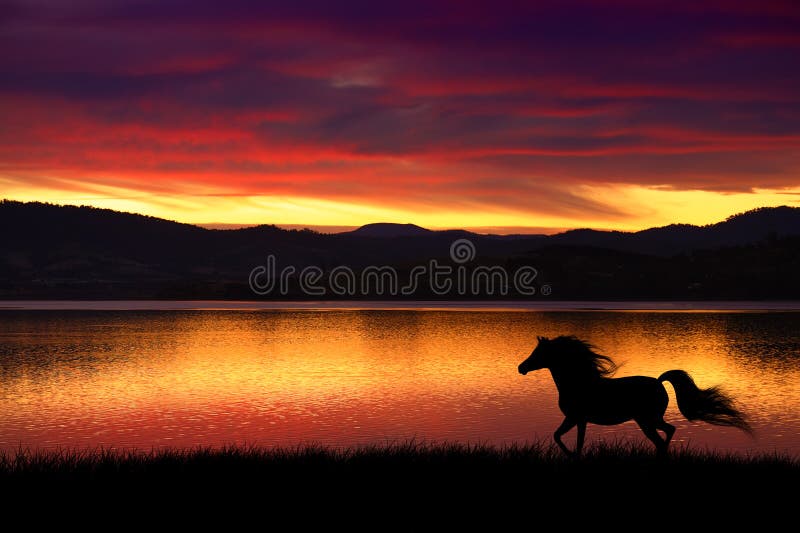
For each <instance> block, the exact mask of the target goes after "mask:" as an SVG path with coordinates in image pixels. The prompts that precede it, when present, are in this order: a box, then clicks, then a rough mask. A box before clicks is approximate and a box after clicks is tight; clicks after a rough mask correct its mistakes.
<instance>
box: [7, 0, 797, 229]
mask: <svg viewBox="0 0 800 533" xmlns="http://www.w3.org/2000/svg"><path fill="white" fill-rule="evenodd" d="M384 4H386V5H384ZM0 49H1V50H2V53H0V197H5V198H11V199H17V200H44V201H50V202H55V203H70V204H89V205H95V206H101V207H110V208H114V209H120V210H125V211H133V212H138V213H145V214H150V215H155V216H160V217H165V218H170V219H175V220H180V221H185V222H193V223H212V222H214V223H227V224H258V223H276V224H301V225H312V226H318V225H336V226H356V225H360V224H364V223H368V222H377V221H387V222H413V223H416V224H419V225H422V226H427V227H467V228H475V227H491V228H493V229H494V230H495V231H502V230H503V229H504V228H506V229H509V230H510V229H512V228H513V230H514V231H524V230H525V228H531V229H532V230H540V229H541V228H569V227H587V226H589V227H597V228H618V229H640V228H644V227H649V226H656V225H663V224H666V223H671V222H689V223H708V222H714V221H717V220H720V219H723V218H725V217H726V216H728V215H731V214H733V213H736V212H739V211H744V210H747V209H750V208H753V207H757V206H764V205H800V203H798V202H800V2H797V1H796V0H787V1H772V0H760V1H739V0H716V1H696V0H695V1H680V0H670V1H663V2H662V1H657V0H656V1H649V2H640V1H633V0H580V1H574V0H567V1H557V2H555V1H554V2H510V3H507V2H503V1H492V2H456V1H453V2H438V1H431V0H426V1H424V2H416V1H407V0H406V1H403V2H387V3H384V2H376V1H364V2H332V1H330V0H325V1H318V2H317V1H315V2H306V1H304V2H282V3H275V2H262V1H244V0H226V1H224V2H209V1H206V0H154V1H149V0H139V1H128V0H114V1H109V0H71V1H69V2H67V1H63V0H30V1H17V0H11V1H10V2H9V1H3V2H0ZM520 228H521V229H520Z"/></svg>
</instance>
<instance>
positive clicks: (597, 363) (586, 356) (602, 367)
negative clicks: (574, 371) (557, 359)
mask: <svg viewBox="0 0 800 533" xmlns="http://www.w3.org/2000/svg"><path fill="white" fill-rule="evenodd" d="M550 343H551V344H552V345H553V347H554V348H558V349H559V351H563V352H564V353H565V354H567V355H568V357H569V358H570V359H572V360H573V361H574V365H575V366H576V367H582V368H584V369H585V370H586V371H588V372H590V373H592V374H595V375H596V376H597V377H609V376H612V375H614V373H615V372H616V371H617V364H616V363H615V362H614V361H613V360H612V359H611V358H610V357H608V356H606V355H602V354H599V353H597V352H596V351H595V350H596V349H597V348H596V347H595V346H594V345H592V344H591V343H589V342H587V341H584V340H581V339H579V338H578V337H576V336H574V335H561V336H560V337H556V338H555V339H551V340H550Z"/></svg>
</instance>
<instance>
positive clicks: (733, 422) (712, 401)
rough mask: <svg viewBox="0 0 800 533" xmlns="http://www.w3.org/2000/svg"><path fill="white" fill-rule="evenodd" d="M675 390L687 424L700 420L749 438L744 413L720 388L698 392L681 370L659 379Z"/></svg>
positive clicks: (747, 424) (692, 381) (748, 426)
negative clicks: (730, 429) (728, 428)
mask: <svg viewBox="0 0 800 533" xmlns="http://www.w3.org/2000/svg"><path fill="white" fill-rule="evenodd" d="M658 381H660V382H663V381H669V382H670V383H672V386H673V387H674V388H675V397H676V398H677V399H678V409H679V410H680V412H681V414H683V416H685V417H686V418H688V419H689V420H702V421H704V422H708V423H709V424H715V425H717V426H733V427H736V428H739V429H741V430H742V431H746V432H747V433H750V434H752V433H753V429H752V428H751V427H750V424H749V423H748V422H747V418H746V417H745V415H744V413H742V412H741V411H739V410H738V409H737V408H736V407H735V403H734V401H733V398H731V397H730V396H728V395H727V394H725V393H724V392H722V390H721V389H720V388H719V387H710V388H708V389H701V388H699V387H698V386H697V385H696V384H695V382H694V380H693V379H692V377H691V376H690V375H689V374H688V373H686V372H684V371H683V370H669V371H667V372H664V373H663V374H661V375H660V376H659V377H658Z"/></svg>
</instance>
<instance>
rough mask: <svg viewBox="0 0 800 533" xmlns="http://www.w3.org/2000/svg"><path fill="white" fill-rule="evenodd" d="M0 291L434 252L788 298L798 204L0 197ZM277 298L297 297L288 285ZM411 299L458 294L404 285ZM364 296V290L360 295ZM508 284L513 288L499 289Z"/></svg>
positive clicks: (170, 290)
mask: <svg viewBox="0 0 800 533" xmlns="http://www.w3.org/2000/svg"><path fill="white" fill-rule="evenodd" d="M0 228H2V232H1V233H0V298H7V299H8V298H255V297H257V296H256V295H254V294H253V293H252V291H251V290H250V288H249V285H248V276H249V275H250V272H251V271H252V270H253V268H254V267H256V266H258V265H264V264H265V262H266V260H267V257H268V256H270V255H272V256H273V257H274V258H275V261H276V263H277V267H278V268H282V267H285V266H290V265H291V266H294V267H295V268H296V270H298V271H299V270H300V269H302V268H304V267H306V266H310V265H313V266H317V267H319V269H320V270H321V271H322V272H323V273H327V272H329V271H331V269H333V268H335V267H336V266H340V265H341V266H347V267H349V268H351V269H353V270H354V271H361V270H362V269H364V268H365V267H367V266H369V265H376V266H380V265H386V266H391V267H393V268H395V269H397V270H398V271H399V272H401V273H402V272H409V271H410V270H411V269H413V268H414V267H415V266H416V265H424V264H427V262H428V261H430V260H432V259H435V260H437V261H439V262H441V263H442V264H450V265H452V266H457V265H459V264H460V263H456V262H453V260H452V259H451V257H450V246H451V244H452V243H453V242H454V241H456V240H458V239H466V240H467V241H469V246H471V247H473V249H474V257H472V256H471V257H470V258H469V262H468V263H465V266H466V267H468V268H470V269H472V268H475V267H478V266H481V265H484V266H486V265H499V266H502V267H504V268H506V269H507V270H508V269H515V268H519V267H520V266H528V267H532V268H535V269H536V271H537V278H536V279H537V283H539V284H547V285H548V287H550V288H551V290H552V297H553V298H558V299H593V298H605V299H609V298H611V299H653V298H673V299H675V298H681V299H686V298H712V299H719V298H797V297H800V281H798V279H797V278H798V276H797V275H796V274H795V272H797V271H798V268H800V208H794V207H786V206H783V207H769V208H759V209H755V210H752V211H748V212H745V213H740V214H737V215H734V216H731V217H729V218H728V219H726V220H724V221H721V222H718V223H716V224H710V225H707V226H693V225H687V224H672V225H669V226H663V227H658V228H650V229H646V230H642V231H637V232H622V231H599V230H592V229H576V230H570V231H566V232H563V233H558V234H554V235H483V234H477V233H472V232H469V231H464V230H444V231H434V230H428V229H425V228H422V227H420V226H416V225H414V224H390V223H377V224H367V225H365V226H362V227H361V228H358V229H356V230H353V231H349V232H344V233H337V234H320V233H317V232H314V231H311V230H285V229H281V228H278V227H276V226H271V225H263V226H256V227H250V228H242V229H232V230H231V229H227V230H218V229H205V228H202V227H199V226H194V225H190V224H182V223H178V222H173V221H168V220H164V219H159V218H154V217H149V216H143V215H137V214H132V213H122V212H117V211H112V210H107V209H98V208H93V207H86V206H81V207H77V206H59V205H53V204H45V203H39V202H29V203H22V202H16V201H10V200H4V201H2V202H0ZM291 281H292V283H293V284H294V285H292V286H293V287H295V291H294V292H290V293H289V294H287V295H283V297H284V298H303V297H307V296H306V295H304V294H302V293H301V292H298V291H297V290H296V281H297V280H296V279H294V278H292V280H291ZM411 296H413V297H414V298H419V299H422V298H429V297H436V298H438V297H447V298H453V297H457V295H454V294H447V295H439V294H432V293H425V292H424V291H423V292H422V293H415V294H413V295H411ZM365 297H369V296H365ZM507 297H521V296H520V295H516V296H515V295H513V294H509V295H508V296H507Z"/></svg>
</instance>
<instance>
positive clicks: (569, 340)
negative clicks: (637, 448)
mask: <svg viewBox="0 0 800 533" xmlns="http://www.w3.org/2000/svg"><path fill="white" fill-rule="evenodd" d="M537 338H538V341H539V343H538V345H537V346H536V348H535V349H534V350H533V352H532V353H531V355H530V357H528V358H527V359H525V360H524V361H523V362H522V363H521V364H520V365H519V373H520V374H522V375H525V374H527V373H528V372H530V371H531V370H539V369H541V368H547V369H549V370H550V374H552V376H553V381H555V384H556V388H557V389H558V406H559V408H560V409H561V412H562V413H564V417H565V418H564V421H563V422H562V423H561V425H560V426H559V427H558V429H556V431H555V433H554V434H553V438H554V439H555V441H556V444H558V446H559V447H560V448H561V449H562V450H563V451H564V453H566V454H568V455H572V454H575V455H579V454H580V453H581V449H582V448H583V440H584V437H585V435H586V424H587V423H589V422H591V423H592V424H601V425H607V426H610V425H614V424H621V423H623V422H627V421H628V420H634V421H636V423H637V424H639V427H640V428H641V429H642V431H643V432H644V434H645V436H646V437H647V438H648V439H650V440H651V441H652V442H653V444H655V446H656V450H657V451H658V452H659V453H666V451H667V447H668V446H669V441H670V440H671V439H672V435H673V434H674V433H675V426H673V425H672V424H669V423H667V422H666V421H664V413H665V412H666V410H667V404H668V403H669V396H667V391H666V389H665V388H664V385H663V384H662V383H663V382H664V381H669V382H670V383H672V386H673V387H674V388H675V396H676V397H677V399H678V409H679V410H680V412H681V414H683V416H685V417H686V418H688V419H689V420H703V421H704V422H709V423H711V424H716V425H720V426H733V427H737V428H739V429H742V430H744V431H746V432H748V433H752V430H751V428H750V425H749V424H748V423H747V420H746V418H745V416H744V414H743V413H742V412H741V411H739V410H738V409H736V408H735V407H734V402H733V399H732V398H731V397H729V396H727V395H726V394H724V393H723V392H722V391H721V390H720V389H719V387H711V388H708V389H700V388H698V387H697V385H695V382H694V380H693V379H692V378H691V376H689V374H688V373H686V372H685V371H683V370H670V371H668V372H664V373H663V374H661V375H660V376H659V377H658V378H651V377H647V376H631V377H624V378H611V377H610V376H612V375H613V374H614V372H616V370H617V365H616V364H614V361H612V360H611V358H609V357H607V356H605V355H600V354H599V353H596V352H595V347H594V346H592V345H591V344H589V343H588V342H586V341H582V340H580V339H578V338H576V337H574V336H571V335H570V336H563V335H562V336H560V337H556V338H555V339H548V338H547V337H537ZM575 426H578V438H577V441H576V444H575V451H574V452H571V451H570V450H569V449H568V448H567V447H566V446H565V445H564V443H563V442H562V441H561V437H562V435H564V434H565V433H566V432H568V431H569V430H571V429H572V428H573V427H575ZM659 429H660V430H661V431H663V432H664V435H665V436H664V437H662V436H661V435H660V434H659V433H658V431H657V430H659Z"/></svg>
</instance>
